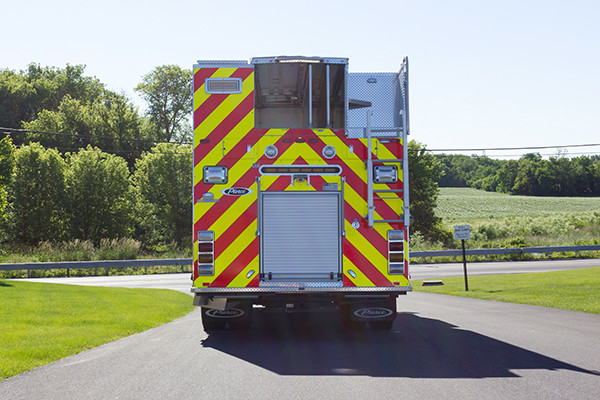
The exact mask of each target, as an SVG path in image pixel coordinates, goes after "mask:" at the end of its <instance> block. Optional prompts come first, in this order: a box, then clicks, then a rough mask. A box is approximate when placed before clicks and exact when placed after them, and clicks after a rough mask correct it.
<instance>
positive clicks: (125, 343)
mask: <svg viewBox="0 0 600 400" xmlns="http://www.w3.org/2000/svg"><path fill="white" fill-rule="evenodd" d="M461 267H462V266H461ZM416 269H417V268H415V269H413V273H414V274H416V272H417V271H416ZM436 277H438V276H436ZM71 279H74V278H71ZM188 279H189V277H188ZM426 279H428V278H426ZM153 285H159V284H157V283H156V282H154V283H153ZM159 286H160V285H159ZM398 309H399V315H398V318H397V319H396V321H395V323H394V326H393V329H392V331H390V332H378V331H370V330H363V331H349V330H343V329H342V328H341V324H340V322H339V321H338V319H337V318H336V317H333V316H332V315H330V314H322V315H317V316H314V315H313V316H310V315H289V316H285V315H283V316H275V317H268V316H266V315H262V314H260V315H258V316H257V318H256V319H255V320H254V322H253V326H252V329H251V330H250V331H248V332H239V331H228V332H222V333H220V334H216V335H214V334H213V335H206V334H205V333H204V332H203V331H202V326H201V322H200V314H199V312H198V311H194V312H192V313H191V314H189V315H188V316H186V317H184V318H181V319H179V320H177V321H174V322H172V323H170V324H167V325H163V326H161V327H158V328H156V329H152V330H150V331H147V332H143V333H141V334H138V335H133V336H130V337H127V338H124V339H122V340H118V341H116V342H113V343H109V344H106V345H104V346H101V347H98V348H96V349H92V350H90V351H87V352H84V353H81V354H78V355H76V356H73V357H68V358H65V359H63V360H60V361H57V362H55V363H53V364H50V365H47V366H44V367H41V368H38V369H36V370H33V371H30V372H28V373H24V374H21V375H19V376H16V377H13V378H11V379H8V380H5V381H3V382H0V398H1V399H31V398H43V399H141V398H143V399H188V398H189V399H191V398H202V399H238V398H247V399H255V398H256V399H258V398H260V399H280V398H286V399H348V398H369V399H390V398H406V397H412V398H419V399H421V398H440V399H478V400H479V399H536V398H545V399H594V400H596V399H598V398H600V357H599V354H600V317H599V316H598V315H593V314H586V313H579V312H572V311H563V310H556V309H548V308H543V307H536V306H526V305H518V304H506V303H499V302H491V301H483V300H475V299H466V298H458V297H450V296H442V295H434V294H427V293H410V294H408V295H407V296H402V297H400V298H399V299H398Z"/></svg>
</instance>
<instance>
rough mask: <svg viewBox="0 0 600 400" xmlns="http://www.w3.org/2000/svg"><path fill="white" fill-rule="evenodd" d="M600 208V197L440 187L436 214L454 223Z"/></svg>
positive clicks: (567, 212)
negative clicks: (518, 193) (516, 193)
mask: <svg viewBox="0 0 600 400" xmlns="http://www.w3.org/2000/svg"><path fill="white" fill-rule="evenodd" d="M594 210H596V211H599V210H600V197H542V196H514V195H510V194H503V193H496V192H486V191H484V190H477V189H472V188H441V189H440V196H439V198H438V206H437V208H436V214H437V215H438V216H439V217H441V218H442V219H443V220H444V221H445V222H447V223H452V224H454V225H457V224H460V223H463V222H471V223H473V222H477V221H488V220H490V219H497V218H521V217H528V218H537V217H548V216H553V215H573V214H575V215H577V214H580V215H587V214H593V211H594Z"/></svg>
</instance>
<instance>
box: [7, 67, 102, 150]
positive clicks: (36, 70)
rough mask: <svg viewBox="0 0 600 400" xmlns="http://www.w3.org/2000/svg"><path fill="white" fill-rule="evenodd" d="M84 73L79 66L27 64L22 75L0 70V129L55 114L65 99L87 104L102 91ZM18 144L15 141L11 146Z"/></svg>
mask: <svg viewBox="0 0 600 400" xmlns="http://www.w3.org/2000/svg"><path fill="white" fill-rule="evenodd" d="M84 71H85V66H83V65H68V64H67V66H66V67H65V68H62V69H61V68H56V67H41V66H40V65H39V64H30V65H29V66H28V68H27V70H26V71H19V72H15V71H11V70H8V69H4V70H0V126H2V127H7V128H19V127H21V125H22V123H23V122H30V121H32V120H33V119H35V118H36V116H37V115H38V113H40V112H41V111H42V110H50V111H56V110H57V109H58V107H59V105H60V104H61V102H62V101H63V98H64V97H65V96H66V95H69V96H70V97H71V98H72V99H75V100H79V101H81V102H82V103H83V104H91V103H92V102H94V101H95V99H97V98H98V97H100V96H101V95H102V94H103V93H105V91H106V90H105V88H104V85H103V84H102V83H100V81H99V80H98V79H96V78H92V77H87V76H84V75H83V74H84ZM22 142H23V138H21V137H15V143H17V144H21V143H22Z"/></svg>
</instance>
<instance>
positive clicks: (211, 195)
mask: <svg viewBox="0 0 600 400" xmlns="http://www.w3.org/2000/svg"><path fill="white" fill-rule="evenodd" d="M208 78H236V79H240V80H241V90H240V92H239V93H230V94H220V93H212V94H211V93H207V90H206V88H205V82H206V79H208ZM193 87H194V190H193V196H194V221H193V227H194V228H193V229H194V237H197V234H198V232H200V231H212V232H214V274H213V275H197V274H196V275H194V286H196V287H239V288H241V287H256V286H258V285H259V281H260V278H259V274H260V263H261V261H260V258H261V254H260V247H261V245H260V238H259V236H257V232H258V230H259V222H258V218H259V213H260V212H259V193H266V192H317V191H320V190H321V188H323V187H324V186H326V185H327V184H337V187H339V188H342V187H343V210H342V211H343V216H344V221H343V228H342V229H343V231H344V233H345V235H344V237H343V240H341V247H342V249H343V253H342V257H341V263H342V274H343V285H344V286H347V287H382V286H383V287H387V286H394V285H399V286H407V285H408V279H407V276H408V271H407V268H405V271H404V274H402V275H397V274H390V270H389V261H388V248H389V247H388V246H389V245H388V238H387V234H388V233H387V232H388V231H390V230H404V231H406V230H405V229H404V225H403V224H402V223H399V222H390V223H378V224H376V226H373V227H368V226H367V224H366V223H365V215H366V214H367V191H368V184H367V171H366V168H365V160H366V158H367V151H368V150H367V148H368V146H367V145H368V144H367V142H366V141H367V139H348V138H346V136H345V134H344V132H343V131H342V130H331V129H319V130H316V129H255V127H254V111H255V110H254V107H255V105H254V103H255V100H254V98H255V83H254V69H253V68H252V67H240V68H231V67H227V68H196V69H195V71H194V86H193ZM373 140H374V142H375V141H376V139H373ZM269 145H275V146H276V148H277V150H278V151H277V156H276V157H274V158H268V157H267V156H266V155H265V148H266V147H267V146H269ZM328 145H329V146H333V147H334V148H335V149H336V155H335V156H333V157H331V158H326V157H325V156H324V155H323V148H324V147H325V146H328ZM402 151H403V143H401V142H400V141H395V142H391V143H379V144H377V146H376V147H375V149H374V150H373V154H372V157H373V160H374V162H375V163H377V161H378V160H390V159H400V158H401V155H402ZM265 165H274V166H277V165H279V166H282V165H286V166H287V165H312V166H319V165H323V166H325V165H335V166H339V167H340V168H341V170H342V173H341V174H340V175H322V176H312V177H311V178H310V186H309V184H308V181H306V182H300V181H297V182H294V178H293V177H290V176H289V175H281V176H276V175H261V173H260V171H259V166H265ZM205 166H223V167H226V168H227V171H228V176H227V184H226V185H217V184H208V183H205V182H204V181H203V178H202V177H203V168H204V167H205ZM376 186H377V188H380V189H383V190H388V191H389V192H387V193H385V196H383V195H382V196H379V195H375V207H376V208H375V218H376V219H380V220H394V221H395V220H399V218H400V214H401V213H402V211H401V210H402V206H403V205H404V202H403V196H402V193H401V192H392V190H401V189H403V187H404V185H403V182H402V174H401V173H400V174H399V179H398V182H397V183H395V184H376ZM225 188H244V189H246V192H247V193H248V194H246V195H241V196H231V195H227V194H225V193H223V190H224V189H225ZM203 196H205V197H206V198H208V199H210V201H203V198H204V197H203ZM357 222H358V226H357ZM405 241H406V238H405ZM405 245H406V244H405ZM194 249H196V250H195V251H194V265H195V267H197V265H198V251H197V249H198V242H195V243H194ZM404 262H405V265H406V266H408V264H407V262H408V261H407V260H404ZM195 269H196V268H195Z"/></svg>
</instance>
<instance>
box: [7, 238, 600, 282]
mask: <svg viewBox="0 0 600 400" xmlns="http://www.w3.org/2000/svg"><path fill="white" fill-rule="evenodd" d="M567 251H574V252H580V251H600V245H598V244H592V245H581V246H547V247H512V248H505V249H467V250H466V254H467V255H468V256H488V255H494V254H524V253H554V252H567ZM461 255H462V250H429V251H411V253H410V257H411V258H425V257H444V256H450V257H453V256H461ZM192 261H193V260H192V259H191V258H165V259H151V260H144V259H141V260H103V261H60V262H40V263H11V264H0V271H14V270H21V271H22V270H27V275H29V271H31V270H40V269H66V270H67V276H69V275H70V273H69V271H70V270H71V269H76V268H103V269H105V270H106V275H108V272H109V269H110V268H123V267H145V268H147V267H152V266H170V265H175V266H181V272H184V267H185V266H186V265H192ZM146 272H147V270H146Z"/></svg>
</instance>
